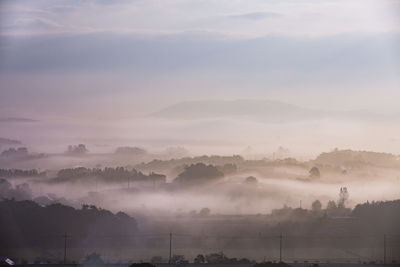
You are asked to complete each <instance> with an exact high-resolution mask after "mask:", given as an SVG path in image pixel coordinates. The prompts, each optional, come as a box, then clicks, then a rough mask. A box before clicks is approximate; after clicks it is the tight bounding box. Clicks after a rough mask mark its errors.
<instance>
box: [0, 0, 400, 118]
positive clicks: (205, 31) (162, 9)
mask: <svg viewBox="0 0 400 267" xmlns="http://www.w3.org/2000/svg"><path fill="white" fill-rule="evenodd" d="M399 48H400V1H398V0H373V1H372V0H343V1H340V0H326V1H321V0H279V1H278V0H259V1H258V0H213V1H211V0H132V1H125V0H114V1H111V0H97V1H94V0H93V1H81V0H68V1H67V0H36V1H19V0H15V1H14V0H13V1H8V0H3V1H1V2H0V112H1V117H2V118H4V117H27V118H32V119H38V120H46V119H47V120H61V119H76V118H80V119H86V120H101V121H104V120H109V121H114V120H118V119H124V120H125V119H133V118H136V117H137V116H142V115H143V114H148V113H151V112H154V111H156V110H159V109H160V108H163V107H166V106H169V105H171V104H175V103H179V102H181V101H192V100H200V99H202V100H209V99H221V100H235V99H272V100H279V101H282V102H286V103H290V104H295V105H299V106H302V107H309V108H316V109H321V108H323V109H329V110H360V109H367V110H370V111H372V112H378V113H393V112H394V113H397V112H400V105H398V101H399V100H398V99H400V90H399V89H400V87H399V85H400V75H399V74H400V49H399Z"/></svg>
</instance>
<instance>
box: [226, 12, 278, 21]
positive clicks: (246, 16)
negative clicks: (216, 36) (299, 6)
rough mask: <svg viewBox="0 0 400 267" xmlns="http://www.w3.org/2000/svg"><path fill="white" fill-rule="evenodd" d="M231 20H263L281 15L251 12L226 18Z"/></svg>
mask: <svg viewBox="0 0 400 267" xmlns="http://www.w3.org/2000/svg"><path fill="white" fill-rule="evenodd" d="M228 17H229V18H231V19H248V20H263V19H269V18H279V17H282V14H280V13H275V12H251V13H243V14H237V15H230V16H228Z"/></svg>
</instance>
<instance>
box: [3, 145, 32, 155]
mask: <svg viewBox="0 0 400 267" xmlns="http://www.w3.org/2000/svg"><path fill="white" fill-rule="evenodd" d="M28 155H29V153H28V149H27V148H26V147H19V148H17V149H15V148H13V147H11V148H9V149H7V150H4V151H3V152H1V156H2V157H26V156H28Z"/></svg>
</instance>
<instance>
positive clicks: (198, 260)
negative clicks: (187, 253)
mask: <svg viewBox="0 0 400 267" xmlns="http://www.w3.org/2000/svg"><path fill="white" fill-rule="evenodd" d="M205 262H206V258H205V257H204V255H203V254H199V255H197V256H196V258H194V263H197V264H199V263H205Z"/></svg>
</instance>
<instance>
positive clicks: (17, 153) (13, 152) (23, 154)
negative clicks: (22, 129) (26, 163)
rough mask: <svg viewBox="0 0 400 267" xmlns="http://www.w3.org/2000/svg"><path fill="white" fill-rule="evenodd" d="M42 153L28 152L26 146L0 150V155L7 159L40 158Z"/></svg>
mask: <svg viewBox="0 0 400 267" xmlns="http://www.w3.org/2000/svg"><path fill="white" fill-rule="evenodd" d="M43 156H44V154H30V153H29V151H28V149H27V148H26V147H19V148H13V147H11V148H9V149H6V150H4V151H3V152H1V154H0V157H2V158H5V159H8V158H11V159H24V160H25V159H34V158H41V157H43Z"/></svg>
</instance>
